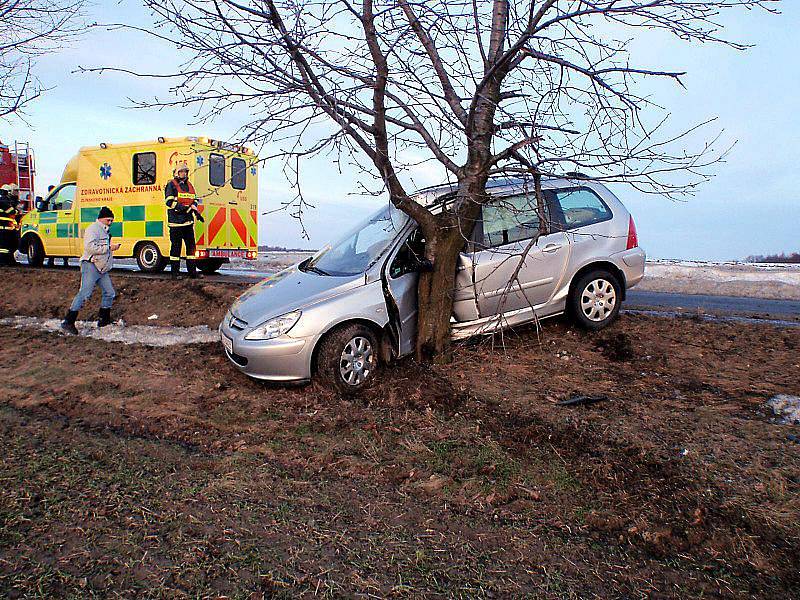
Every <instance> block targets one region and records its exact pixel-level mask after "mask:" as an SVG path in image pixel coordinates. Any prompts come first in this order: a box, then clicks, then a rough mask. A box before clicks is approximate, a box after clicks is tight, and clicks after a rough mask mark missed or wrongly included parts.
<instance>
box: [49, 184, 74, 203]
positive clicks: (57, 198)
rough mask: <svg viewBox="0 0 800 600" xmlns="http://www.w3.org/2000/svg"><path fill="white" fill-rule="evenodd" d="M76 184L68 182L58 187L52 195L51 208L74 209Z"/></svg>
mask: <svg viewBox="0 0 800 600" xmlns="http://www.w3.org/2000/svg"><path fill="white" fill-rule="evenodd" d="M75 188H76V186H75V184H74V183H68V184H66V185H63V186H61V187H60V188H58V189H57V190H56V191H55V193H54V194H53V195H52V196H50V206H51V207H52V208H50V210H72V201H73V200H74V199H75Z"/></svg>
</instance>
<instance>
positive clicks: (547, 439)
mask: <svg viewBox="0 0 800 600" xmlns="http://www.w3.org/2000/svg"><path fill="white" fill-rule="evenodd" d="M51 275H52V273H51V272H48V273H47V276H48V277H50V276H51ZM59 275H63V280H62V279H49V280H44V279H42V280H35V281H34V280H32V279H31V277H30V276H31V273H30V272H27V271H25V272H22V273H18V272H12V273H9V272H8V271H4V277H3V280H2V282H0V293H2V296H0V298H1V299H2V300H0V310H2V315H3V316H7V315H10V314H35V315H38V316H50V315H51V314H53V311H56V312H58V310H59V309H60V308H61V307H62V306H63V304H64V302H63V300H62V298H61V296H62V295H63V294H64V293H65V290H64V288H66V287H70V286H72V287H75V286H77V274H66V275H65V274H59ZM33 276H34V277H38V276H39V274H34V275H33ZM41 277H44V275H41ZM70 278H72V279H74V281H72V279H70ZM34 283H35V285H36V286H37V289H41V293H40V294H39V296H41V300H37V302H38V303H37V304H29V305H27V306H30V308H29V309H28V310H29V312H28V313H19V312H16V313H15V312H14V311H15V310H17V306H18V304H17V303H18V301H19V300H20V299H21V298H22V297H23V295H22V292H21V291H20V290H21V289H22V287H23V286H24V285H26V284H27V285H28V286H30V285H32V284H34ZM117 283H118V286H117V287H118V289H119V291H120V302H119V308H120V311H124V312H125V315H126V316H125V318H126V320H130V322H136V321H137V319H142V318H143V319H145V320H146V318H147V315H148V314H150V313H151V312H154V313H158V314H160V315H161V314H163V315H164V318H165V319H166V318H169V319H170V322H171V323H172V324H174V325H196V324H210V323H209V319H210V317H209V316H208V315H207V314H200V311H197V310H192V309H191V308H189V307H190V306H194V304H193V303H194V302H198V300H197V299H198V298H205V300H201V301H200V302H203V304H202V306H203V307H205V308H206V309H207V310H206V312H209V311H217V312H215V313H213V314H215V315H216V314H218V315H221V314H222V313H223V312H224V310H225V308H226V307H227V304H228V302H229V301H230V299H231V298H232V297H233V296H235V295H236V293H238V290H236V289H235V288H234V287H232V286H226V285H222V284H206V283H203V284H201V285H200V286H198V287H197V288H196V287H193V286H192V284H191V283H184V282H178V283H175V284H173V283H172V282H164V281H160V280H138V279H137V280H130V281H127V280H126V281H125V282H124V283H123V281H122V278H117ZM124 290H127V291H124ZM199 290H203V291H202V292H199ZM129 295H130V297H129ZM163 307H170V308H169V309H165V308H163ZM36 311H41V312H38V313H37V312H36ZM159 311H161V312H159ZM159 320H161V319H159ZM161 324H163V323H161ZM799 347H800V330H798V329H797V328H794V329H775V328H773V327H769V326H750V325H747V326H746V325H740V324H736V325H734V324H714V323H706V322H698V321H694V320H692V319H680V320H668V319H657V318H649V317H633V316H626V317H623V318H622V319H621V320H620V321H619V322H618V323H617V324H615V325H614V326H613V327H612V328H611V329H609V330H607V331H605V332H602V333H600V334H595V335H589V334H585V333H581V332H578V331H575V330H573V329H571V328H570V327H569V326H567V325H566V324H564V323H562V322H559V321H550V322H546V323H545V324H544V326H543V328H542V330H541V331H540V332H538V333H537V332H536V331H535V330H533V329H529V330H526V331H521V332H519V333H518V334H513V335H511V336H507V337H506V339H505V344H504V347H502V346H500V345H499V344H496V345H495V347H494V348H492V347H491V345H490V344H489V342H488V341H484V342H483V343H481V344H473V345H470V346H463V347H460V348H458V350H457V351H456V355H455V359H454V361H453V363H452V364H450V365H447V366H445V367H437V368H436V369H424V368H421V367H418V366H416V365H414V364H413V363H412V362H410V361H404V362H402V363H400V364H396V365H394V366H392V367H390V368H389V369H388V370H387V372H386V373H385V374H384V376H383V378H382V380H381V381H380V382H379V383H378V384H377V385H375V386H374V387H373V389H371V390H370V391H369V392H368V393H367V395H366V396H365V397H364V398H362V399H359V400H345V399H343V398H340V397H338V396H336V395H334V394H332V393H330V392H329V391H327V390H325V389H322V388H320V387H318V386H316V385H313V384H312V385H306V386H295V387H279V386H273V385H268V384H263V383H259V382H255V381H251V380H248V379H247V378H245V377H244V376H242V375H240V374H238V373H237V372H236V371H235V370H234V369H233V368H231V366H230V365H228V364H227V361H226V360H225V358H224V357H223V356H222V354H221V352H220V349H219V347H218V346H217V345H216V344H206V345H194V346H184V347H170V348H163V349H159V348H145V347H142V346H123V345H121V344H113V343H107V342H103V341H99V340H93V339H88V338H77V339H76V338H65V337H61V336H58V335H53V334H47V333H38V332H33V331H21V330H14V329H9V328H7V327H0V348H2V349H1V350H0V361H2V364H4V365H7V366H8V365H15V367H14V369H13V374H12V375H10V376H7V377H6V393H5V394H4V396H3V398H2V399H1V400H0V446H1V447H2V448H3V451H4V457H3V463H2V467H0V489H2V490H3V492H2V494H0V596H7V597H11V598H15V597H28V596H41V597H81V598H86V597H109V596H115V595H117V596H126V597H131V596H137V597H186V596H190V597H220V596H226V597H237V598H261V597H287V598H288V597H297V596H308V597H312V596H322V597H354V596H372V597H409V598H420V597H463V598H476V597H478V598H480V597H486V598H505V597H535V598H540V597H543V598H589V597H597V598H617V597H618V598H635V597H648V598H690V597H701V596H703V597H724V598H745V597H753V596H758V597H766V598H792V597H796V590H797V589H798V587H797V586H799V585H800V574H798V567H797V565H798V564H799V561H800V532H799V531H798V528H797V523H798V522H800V500H799V499H798V498H800V497H799V496H798V492H800V445H799V444H797V443H794V442H792V441H790V440H789V439H787V435H796V434H800V427H799V426H790V425H779V424H777V423H775V422H774V420H773V419H772V417H771V416H770V415H769V414H768V413H767V411H765V410H764V408H763V403H764V402H765V401H766V400H767V399H768V398H769V397H771V396H772V395H774V394H778V393H787V394H795V395H797V394H800V377H798V372H800V352H798V348H799ZM575 394H588V395H593V396H604V397H605V398H606V399H605V400H602V401H599V402H597V403H595V404H591V405H582V406H573V407H567V406H560V405H559V404H557V402H558V401H560V400H564V399H568V398H570V397H572V396H573V395H575Z"/></svg>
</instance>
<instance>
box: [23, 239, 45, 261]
mask: <svg viewBox="0 0 800 600" xmlns="http://www.w3.org/2000/svg"><path fill="white" fill-rule="evenodd" d="M25 254H26V255H27V257H28V264H29V265H30V266H31V267H41V266H42V264H43V263H44V246H42V242H40V241H39V238H37V237H29V238H28V243H27V244H26V246H25Z"/></svg>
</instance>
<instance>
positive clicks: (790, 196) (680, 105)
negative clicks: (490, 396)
mask: <svg viewBox="0 0 800 600" xmlns="http://www.w3.org/2000/svg"><path fill="white" fill-rule="evenodd" d="M782 4H783V6H782V7H781V11H782V13H783V14H781V15H777V16H775V15H768V14H761V11H750V12H748V11H736V17H735V18H728V19H727V20H726V33H725V35H726V36H727V37H729V38H732V39H735V40H737V41H741V42H745V43H747V44H752V45H753V47H752V48H750V49H748V50H746V51H743V52H740V51H736V50H733V49H730V48H726V47H721V46H713V45H708V44H706V45H691V46H690V45H687V44H683V43H678V42H676V41H675V40H673V39H670V38H666V37H658V36H656V37H655V38H654V37H652V36H651V37H648V38H647V39H646V40H645V39H642V40H635V41H634V56H635V57H637V59H638V60H639V62H642V63H647V64H652V65H656V66H658V67H659V68H675V69H678V70H681V71H684V70H685V71H687V72H688V75H687V76H686V77H685V78H684V84H685V86H686V89H682V88H680V87H678V86H674V85H670V86H667V85H663V84H654V85H653V88H652V92H653V93H654V94H656V100H657V101H658V103H659V104H660V105H661V106H664V107H665V108H666V109H667V110H668V111H669V112H670V113H671V114H672V118H673V119H675V120H676V121H677V122H678V123H681V124H685V125H687V126H688V125H692V124H694V123H697V122H701V121H705V120H706V119H708V118H711V117H717V120H716V121H715V122H714V124H713V125H712V128H711V129H709V135H713V134H715V133H716V132H721V133H722V137H721V144H722V145H723V146H727V145H734V144H735V145H734V146H733V149H732V151H731V152H730V153H729V154H728V155H727V157H726V159H725V161H724V162H722V163H720V164H718V165H715V166H714V168H713V173H714V178H713V179H712V181H710V182H708V183H706V184H704V185H703V186H702V187H701V188H700V189H699V190H698V191H697V193H696V195H695V196H694V197H691V198H688V199H687V200H686V201H681V202H675V201H671V200H668V199H665V198H663V197H661V196H653V195H646V194H642V193H640V192H637V191H636V190H634V189H632V188H630V187H627V186H625V185H621V184H615V185H613V186H611V189H612V191H613V192H614V193H615V194H616V195H617V196H618V197H619V198H620V199H621V200H622V201H623V202H624V203H625V205H626V206H627V207H628V209H629V210H630V211H631V213H632V214H633V216H634V219H635V221H636V226H637V230H638V233H639V240H640V244H641V245H642V247H643V248H644V249H645V250H646V251H647V252H648V255H649V256H651V257H656V258H679V259H697V260H737V259H743V258H744V257H745V256H747V255H752V254H771V253H780V252H793V251H795V252H796V251H800V235H799V234H798V229H800V179H799V178H798V177H797V167H796V165H795V162H796V160H795V157H796V155H797V153H798V150H799V149H800V148H798V147H799V146H800V116H799V115H800V111H799V110H798V108H799V107H800V102H798V98H800V61H797V60H796V52H797V50H796V46H797V31H798V30H800V2H796V1H794V0H787V1H786V2H783V3H782ZM87 22H102V23H109V22H126V23H133V24H139V25H144V26H150V24H151V23H152V19H151V17H150V15H149V14H148V13H147V11H146V10H145V9H144V8H142V6H141V5H140V4H139V3H138V2H137V1H136V0H121V1H120V2H114V1H112V0H105V1H103V2H99V1H97V2H95V3H94V4H93V5H92V6H90V7H89V10H88V14H87ZM174 52H175V51H174V50H173V49H172V47H171V46H168V45H166V44H164V43H159V42H156V41H154V40H153V39H152V38H149V37H145V36H143V35H141V34H135V33H131V32H124V31H120V30H116V31H108V30H105V29H91V30H89V31H88V32H87V33H86V34H85V35H84V36H83V37H82V38H81V39H79V40H76V41H74V42H73V43H72V44H71V46H70V47H68V48H66V49H64V50H62V51H60V52H58V53H53V54H50V55H48V56H46V57H43V58H42V59H40V60H39V62H38V64H37V67H36V69H37V71H36V72H37V75H38V76H39V78H40V79H41V80H42V82H43V83H44V84H45V85H46V86H47V87H48V88H49V90H48V91H47V93H46V94H45V95H44V96H43V97H42V98H40V99H38V100H37V101H36V102H35V103H34V104H32V105H30V106H29V108H28V109H27V111H26V114H25V117H24V121H23V120H20V119H17V120H14V121H12V122H10V123H6V122H2V121H0V140H1V141H2V142H4V143H6V144H7V143H9V142H13V141H14V140H19V141H27V142H30V143H31V145H32V146H33V148H34V150H35V152H36V157H37V169H38V173H37V178H38V179H37V193H39V194H42V193H44V191H45V190H46V188H47V185H48V184H49V183H57V182H58V181H59V180H60V177H61V171H62V170H63V168H64V165H65V164H66V162H67V161H68V160H69V158H71V157H72V156H73V155H74V154H75V153H76V151H77V149H78V148H80V147H81V146H90V145H97V144H99V143H100V142H124V141H135V140H147V139H155V138H157V137H159V136H164V137H177V136H182V135H205V136H208V137H211V138H214V139H223V140H227V139H230V137H231V136H232V135H234V133H235V131H236V130H237V128H238V127H239V126H240V125H242V124H244V123H245V122H246V120H247V117H248V115H246V114H237V113H236V112H235V111H232V112H231V113H229V114H226V115H224V116H223V117H222V118H220V119H218V120H216V121H215V122H213V123H206V124H202V125H199V126H198V125H192V122H193V121H194V115H193V114H192V113H191V111H187V110H186V109H170V110H163V111H156V110H152V109H151V110H146V111H143V110H140V109H133V108H131V99H135V100H146V99H152V98H153V96H154V95H155V94H157V93H159V92H160V91H161V89H162V88H163V85H164V84H163V82H155V83H154V82H152V81H151V80H145V79H139V78H134V77H129V76H125V75H120V74H108V73H106V74H102V75H98V74H87V73H80V72H76V71H77V69H78V67H95V66H109V65H129V66H130V65H136V66H137V67H138V68H139V69H141V71H148V70H150V71H162V72H163V70H164V65H165V63H166V64H171V63H174V61H175V54H174ZM302 175H303V193H304V196H305V198H306V200H307V201H309V202H310V203H311V204H313V205H314V206H315V208H314V209H312V210H309V211H307V212H306V214H305V217H304V225H305V229H306V231H307V232H308V234H309V236H310V237H309V239H303V238H302V237H301V232H302V228H301V226H300V224H299V223H298V222H297V221H296V220H295V219H293V218H292V217H291V216H289V215H288V214H287V213H286V212H271V211H274V210H275V209H277V208H279V207H280V205H281V204H280V203H281V202H282V201H285V200H287V199H290V198H292V197H293V196H294V191H293V189H292V187H291V183H290V182H289V181H288V180H287V179H286V177H285V176H284V175H283V173H282V169H281V168H280V165H278V164H268V165H265V166H264V167H263V168H262V171H261V173H260V174H259V207H260V210H261V212H262V213H265V212H268V213H269V214H267V215H266V216H262V217H260V223H259V238H260V239H259V244H261V245H273V246H287V247H304V248H318V247H320V246H322V245H324V244H325V243H326V242H328V241H331V240H332V239H334V238H336V237H338V236H339V235H340V234H342V233H344V232H345V230H347V229H349V228H350V227H351V226H352V224H353V222H354V219H355V218H358V217H360V216H366V215H368V214H369V213H371V212H372V211H373V210H374V209H375V208H376V207H377V206H378V205H380V203H381V202H385V201H386V197H385V196H384V197H382V198H381V197H378V198H376V197H371V196H366V195H359V194H358V193H357V192H358V186H357V179H358V178H357V174H356V172H355V171H354V170H353V171H348V169H347V167H346V166H343V167H342V168H341V169H340V168H339V167H338V166H336V165H333V164H331V163H330V161H329V159H328V158H325V157H321V158H318V159H315V160H314V161H312V162H310V163H309V164H308V165H306V166H305V167H304V170H303V172H302ZM436 177H437V175H435V172H434V171H433V170H430V169H425V168H424V167H423V168H420V170H419V172H417V173H415V174H414V182H415V183H417V184H418V185H420V186H426V185H435V184H437V183H440V182H439V181H437V180H436Z"/></svg>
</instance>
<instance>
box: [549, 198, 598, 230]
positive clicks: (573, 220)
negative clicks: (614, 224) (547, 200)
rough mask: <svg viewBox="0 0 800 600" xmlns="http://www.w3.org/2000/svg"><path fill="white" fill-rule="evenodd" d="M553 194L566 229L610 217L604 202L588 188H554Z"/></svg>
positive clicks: (583, 225) (591, 223)
mask: <svg viewBox="0 0 800 600" xmlns="http://www.w3.org/2000/svg"><path fill="white" fill-rule="evenodd" d="M554 195H555V199H556V202H558V205H559V207H560V208H561V213H562V214H563V216H564V225H565V226H566V228H567V229H575V228H576V227H585V226H586V225H593V224H595V223H602V222H603V221H608V220H610V219H611V218H612V214H611V210H610V209H609V208H608V206H606V204H605V202H603V201H602V200H601V199H600V197H599V196H598V195H597V194H595V193H594V192H593V191H592V190H590V189H588V188H573V189H568V190H556V191H555V192H554Z"/></svg>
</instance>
